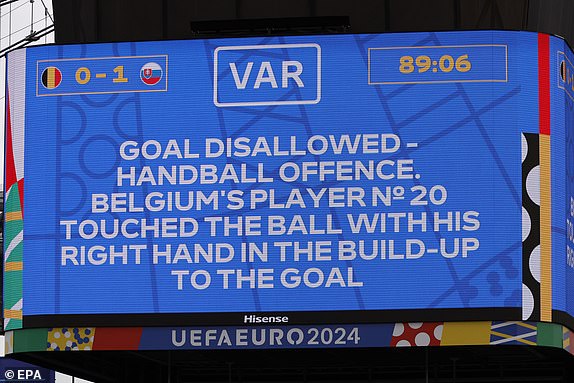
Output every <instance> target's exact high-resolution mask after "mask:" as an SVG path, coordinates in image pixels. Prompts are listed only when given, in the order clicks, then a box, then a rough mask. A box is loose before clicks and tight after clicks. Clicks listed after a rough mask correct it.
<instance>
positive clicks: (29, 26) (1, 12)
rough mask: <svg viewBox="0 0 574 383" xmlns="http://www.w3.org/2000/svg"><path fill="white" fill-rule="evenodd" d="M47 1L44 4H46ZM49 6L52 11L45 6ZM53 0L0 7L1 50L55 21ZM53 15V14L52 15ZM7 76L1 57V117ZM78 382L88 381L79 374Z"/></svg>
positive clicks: (66, 382) (66, 379)
mask: <svg viewBox="0 0 574 383" xmlns="http://www.w3.org/2000/svg"><path fill="white" fill-rule="evenodd" d="M44 5H45V7H44ZM46 9H47V10H48V12H49V15H47V14H46V12H45V10H46ZM50 15H53V14H52V0H17V1H15V2H13V3H11V4H7V5H4V6H2V7H0V50H3V49H5V48H7V47H9V46H10V45H12V44H14V43H16V42H17V41H19V40H21V39H23V38H25V37H26V36H28V35H30V31H31V30H34V31H39V30H41V29H44V28H45V27H46V26H49V25H51V24H52V20H51V19H50ZM52 17H53V16H52ZM52 43H54V33H51V34H49V35H48V36H46V37H43V38H41V39H40V40H39V41H37V42H35V43H34V45H36V44H52ZM5 77H6V59H5V57H2V58H0V120H1V121H4V116H5V101H6V99H5ZM0 139H1V142H2V144H1V145H0V161H1V164H2V166H0V180H1V181H0V183H1V184H3V183H4V129H0ZM0 356H4V337H2V336H0ZM74 381H75V383H87V382H88V381H87V380H82V379H78V378H76V379H75V380H74ZM71 382H72V377H70V376H68V375H65V374H61V373H58V372H56V383H71Z"/></svg>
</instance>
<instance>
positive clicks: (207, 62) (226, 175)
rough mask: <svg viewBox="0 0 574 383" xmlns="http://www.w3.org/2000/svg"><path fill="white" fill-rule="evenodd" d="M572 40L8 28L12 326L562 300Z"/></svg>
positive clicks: (457, 310)
mask: <svg viewBox="0 0 574 383" xmlns="http://www.w3.org/2000/svg"><path fill="white" fill-rule="evenodd" d="M570 62H572V54H571V52H570V51H569V49H568V48H567V45H566V44H565V43H564V41H563V40H561V39H559V38H555V37H550V36H547V35H542V34H536V33H528V32H501V31H477V32H452V33H405V34H379V35H331V36H290V37H266V38H241V39H212V40H189V41H161V42H137V43H114V44H93V45H66V46H42V47H33V48H28V49H22V50H18V51H15V52H12V53H11V54H10V55H9V57H8V90H7V95H8V96H7V99H8V101H7V102H8V109H9V113H7V122H6V129H7V141H6V180H5V185H6V223H5V225H6V241H5V264H4V297H5V298H4V318H5V319H4V325H5V328H7V329H10V328H19V327H21V326H24V327H33V326H46V325H54V324H62V325H63V324H64V323H93V324H100V325H113V324H118V323H123V324H129V325H137V324H138V323H139V324H141V323H148V324H149V322H145V321H146V320H148V321H150V320H153V324H158V325H161V324H166V325H171V324H182V323H184V324H190V323H195V324H218V323H219V324H226V323H227V324H229V323H251V322H250V321H253V322H255V321H263V322H264V323H267V321H278V322H288V323H327V322H339V323H341V322H346V323H352V322H354V321H356V322H374V321H401V320H405V318H406V319H408V320H414V319H416V318H419V317H420V318H421V320H432V319H433V318H441V319H442V320H449V319H450V320H460V319H476V320H479V319H517V320H518V319H531V320H532V319H534V320H538V319H541V320H551V319H552V318H551V317H552V311H553V310H554V311H560V312H562V311H567V308H566V300H567V298H566V296H567V295H568V294H567V293H566V291H565V286H566V284H565V282H566V278H567V273H572V270H571V267H570V266H571V265H573V264H574V262H572V261H571V262H570V266H569V264H568V262H569V261H568V259H569V258H568V256H567V247H568V245H567V243H566V224H565V223H566V218H567V216H566V214H570V205H569V202H568V198H566V181H565V180H566V177H565V174H566V162H567V160H566V158H567V156H566V146H567V141H568V142H570V143H569V145H570V147H571V146H572V143H571V140H572V139H571V137H570V135H569V136H568V137H570V138H568V140H567V139H566V126H567V127H568V129H569V130H571V122H569V123H568V124H565V120H566V112H565V110H566V109H567V108H570V109H571V108H572V104H571V103H572V101H571V99H570V98H571V97H572V94H574V92H573V91H572V75H573V74H574V68H572V66H571V64H570ZM565 106H566V107H565ZM570 134H571V132H570ZM571 152H572V148H570V150H569V151H568V153H569V157H568V158H569V160H568V164H569V169H570V168H571V167H572V166H571V165H570V164H571V162H572V154H571ZM570 171H571V170H570ZM571 178H572V176H571V174H570V178H569V180H570V181H569V183H568V187H569V189H568V190H569V193H570V195H572V192H571V186H570V185H571ZM566 270H568V272H566ZM572 295H573V294H572V293H570V294H569V297H570V298H569V300H568V302H570V301H572ZM568 307H569V308H570V309H572V307H574V306H573V305H572V304H569V306H568ZM146 318H147V319H146ZM150 318H152V319H150ZM245 321H247V322H245Z"/></svg>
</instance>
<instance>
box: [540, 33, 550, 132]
mask: <svg viewBox="0 0 574 383" xmlns="http://www.w3.org/2000/svg"><path fill="white" fill-rule="evenodd" d="M538 113H539V118H538V124H539V127H540V134H550V36H548V35H545V34H542V33H539V34H538Z"/></svg>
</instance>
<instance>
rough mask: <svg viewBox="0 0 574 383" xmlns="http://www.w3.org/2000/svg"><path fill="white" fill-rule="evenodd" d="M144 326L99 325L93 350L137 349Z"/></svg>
mask: <svg viewBox="0 0 574 383" xmlns="http://www.w3.org/2000/svg"><path fill="white" fill-rule="evenodd" d="M142 332H143V328H141V327H97V328H96V334H95V336H94V346H93V350H94V351H95V350H137V349H138V348H139V345H140V339H141V337H142Z"/></svg>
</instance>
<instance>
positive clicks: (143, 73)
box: [140, 62, 163, 85]
mask: <svg viewBox="0 0 574 383" xmlns="http://www.w3.org/2000/svg"><path fill="white" fill-rule="evenodd" d="M162 76H163V70H162V69H161V66H159V64H158V63H154V62H150V63H147V64H145V65H144V66H142V69H141V70H140V78H141V79H142V81H143V83H144V84H146V85H155V84H157V83H158V82H160V81H161V78H162Z"/></svg>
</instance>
